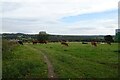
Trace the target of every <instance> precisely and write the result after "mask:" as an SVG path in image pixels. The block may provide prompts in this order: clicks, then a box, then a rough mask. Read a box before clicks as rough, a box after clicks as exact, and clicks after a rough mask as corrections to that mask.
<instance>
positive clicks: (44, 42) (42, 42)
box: [38, 41, 47, 44]
mask: <svg viewBox="0 0 120 80" xmlns="http://www.w3.org/2000/svg"><path fill="white" fill-rule="evenodd" d="M38 43H41V44H47V41H38Z"/></svg>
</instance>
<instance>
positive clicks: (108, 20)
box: [0, 0, 119, 35]
mask: <svg viewBox="0 0 120 80" xmlns="http://www.w3.org/2000/svg"><path fill="white" fill-rule="evenodd" d="M118 1H119V0H2V1H0V7H2V9H0V18H2V32H15V33H16V32H19V33H39V32H40V31H46V32H47V33H49V34H66V35H69V34H72V35H106V34H110V35H114V34H115V29H116V28H118V20H117V19H118Z"/></svg>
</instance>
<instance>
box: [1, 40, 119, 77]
mask: <svg viewBox="0 0 120 80" xmlns="http://www.w3.org/2000/svg"><path fill="white" fill-rule="evenodd" d="M117 50H118V46H117V44H116V43H114V44H112V45H111V46H110V45H107V44H98V47H93V46H91V45H90V43H89V44H81V43H78V42H70V43H69V47H66V46H63V45H61V44H60V43H48V44H36V45H33V44H25V45H23V46H22V45H18V46H17V47H16V48H15V49H14V50H13V51H12V52H13V53H14V55H13V57H12V58H11V59H7V60H4V61H3V77H22V78H25V77H29V78H31V77H41V78H45V77H46V78H47V74H48V72H47V65H46V63H45V62H44V60H43V56H42V53H44V54H45V55H47V56H48V58H49V60H50V62H51V63H52V65H53V68H54V72H55V73H56V75H57V76H58V78H115V77H118V53H117V52H116V51H117ZM3 55H4V54H3ZM11 73H12V74H11Z"/></svg>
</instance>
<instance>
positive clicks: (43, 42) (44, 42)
mask: <svg viewBox="0 0 120 80" xmlns="http://www.w3.org/2000/svg"><path fill="white" fill-rule="evenodd" d="M32 43H33V44H37V43H41V44H47V41H37V40H36V41H32Z"/></svg>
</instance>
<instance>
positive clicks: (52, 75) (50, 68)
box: [25, 45, 57, 78]
mask: <svg viewBox="0 0 120 80" xmlns="http://www.w3.org/2000/svg"><path fill="white" fill-rule="evenodd" d="M25 46H26V47H28V48H30V49H31V50H34V51H37V52H41V53H42V55H43V58H44V61H45V63H46V64H47V66H48V78H57V75H56V74H55V72H54V68H53V65H52V64H51V62H50V60H49V59H48V57H47V55H46V51H44V50H41V49H39V50H38V49H36V48H34V47H30V46H28V45H25Z"/></svg>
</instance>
